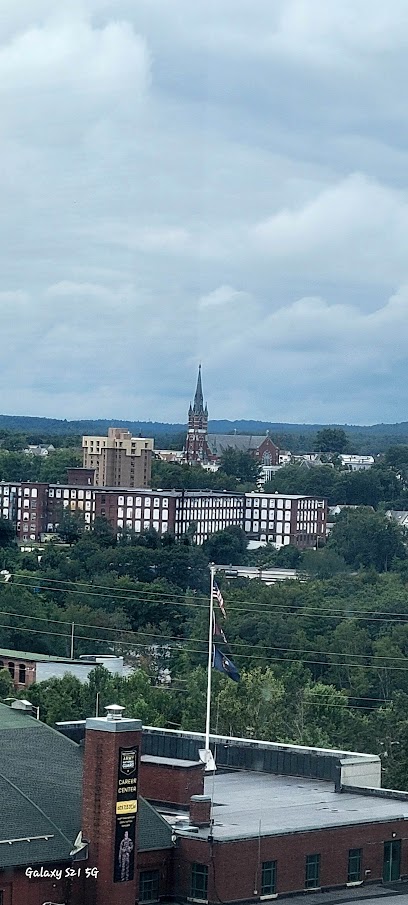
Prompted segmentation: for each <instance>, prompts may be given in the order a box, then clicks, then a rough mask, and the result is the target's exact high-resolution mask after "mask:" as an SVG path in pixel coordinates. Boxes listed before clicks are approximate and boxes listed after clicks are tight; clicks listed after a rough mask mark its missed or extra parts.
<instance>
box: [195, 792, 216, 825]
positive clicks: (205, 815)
mask: <svg viewBox="0 0 408 905" xmlns="http://www.w3.org/2000/svg"><path fill="white" fill-rule="evenodd" d="M190 823H191V824H193V826H210V825H211V797H210V795H192V796H191V798H190Z"/></svg>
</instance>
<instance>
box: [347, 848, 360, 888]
mask: <svg viewBox="0 0 408 905" xmlns="http://www.w3.org/2000/svg"><path fill="white" fill-rule="evenodd" d="M362 854H363V850H362V849H361V848H351V849H349V854H348V871H347V882H348V883H358V881H359V880H361V860H362V858H361V856H362Z"/></svg>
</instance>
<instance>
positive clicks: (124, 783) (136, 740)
mask: <svg viewBox="0 0 408 905" xmlns="http://www.w3.org/2000/svg"><path fill="white" fill-rule="evenodd" d="M123 709H124V708H123V707H119V706H118V705H116V704H113V705H110V707H107V708H106V710H107V716H106V717H92V718H90V719H87V721H86V731H85V754H84V770H83V804H82V834H83V838H84V839H86V840H88V841H89V859H88V865H89V867H95V868H97V869H98V876H97V878H96V879H95V878H89V879H87V880H85V881H84V882H85V883H86V884H87V886H86V890H85V892H86V893H87V895H86V901H89V902H92V905H134V903H135V901H137V895H138V888H137V885H138V883H137V878H138V873H137V811H138V777H139V763H140V749H141V740H142V723H141V721H140V720H134V719H127V718H126V717H123V715H122V711H123ZM91 884H93V886H94V889H93V894H92V892H91V890H90V889H89V885H91Z"/></svg>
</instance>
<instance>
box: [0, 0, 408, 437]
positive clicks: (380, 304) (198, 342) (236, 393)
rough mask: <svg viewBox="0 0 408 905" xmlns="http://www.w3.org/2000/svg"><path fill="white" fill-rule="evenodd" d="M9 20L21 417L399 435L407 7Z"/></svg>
mask: <svg viewBox="0 0 408 905" xmlns="http://www.w3.org/2000/svg"><path fill="white" fill-rule="evenodd" d="M63 6H64V7H65V6H67V8H66V9H63V10H62V11H61V10H60V9H59V7H58V6H57V7H56V5H55V3H52V2H51V0H37V2H36V4H32V3H31V2H29V0H20V2H19V3H18V4H16V3H14V2H11V0H3V5H2V22H1V27H0V104H1V110H2V116H1V124H0V130H1V145H0V163H1V166H0V190H1V195H2V205H1V207H0V231H1V239H2V241H1V243H0V266H1V273H2V280H1V283H0V311H1V316H2V321H1V322H2V341H3V349H5V350H6V352H7V354H6V355H3V357H2V364H1V370H0V374H1V380H2V396H3V406H2V408H3V410H4V411H8V412H15V413H22V414H45V415H50V416H57V417H58V416H61V417H80V416H83V417H92V416H95V417H98V416H101V417H115V418H121V417H123V418H149V417H151V418H152V419H163V420H177V421H180V420H183V419H184V418H185V412H186V404H187V403H188V401H189V398H190V396H191V393H192V391H193V385H194V381H195V372H196V366H197V363H198V360H200V359H201V361H202V363H203V367H204V381H205V391H206V394H207V395H208V402H209V407H210V415H211V416H212V417H232V418H235V417H237V418H238V417H263V418H265V419H266V418H268V419H273V420H278V419H281V420H290V419H292V420H307V421H315V420H318V419H321V420H332V421H340V420H345V421H361V422H366V423H367V422H369V421H374V420H402V419H404V418H405V417H406V406H407V403H408V398H407V396H408V391H407V390H406V389H405V379H404V377H405V369H406V348H407V339H408V336H407V332H408V326H407V325H408V317H407V314H408V311H407V307H408V290H407V288H406V287H407V285H408V272H407V271H408V265H407V261H406V247H407V239H408V208H407V181H406V172H407V167H408V155H407V151H406V147H407V142H406V132H407V113H406V98H405V83H406V77H407V75H408V72H407V69H408V63H407V59H408V58H407V53H406V51H407V44H408V8H407V4H406V2H405V0H394V3H393V4H392V5H390V6H389V7H385V6H384V4H383V3H382V2H381V3H380V2H379V0H344V2H343V3H342V4H335V3H330V2H328V0H314V2H313V3H310V0H276V2H274V3H270V2H267V0H254V2H252V3H249V2H248V0H216V2H215V0H194V3H191V0H174V2H172V3H169V2H168V0H139V2H138V3H137V4H135V3H133V2H131V0H115V3H114V2H113V0H73V2H71V3H70V4H69V5H66V4H64V5H63Z"/></svg>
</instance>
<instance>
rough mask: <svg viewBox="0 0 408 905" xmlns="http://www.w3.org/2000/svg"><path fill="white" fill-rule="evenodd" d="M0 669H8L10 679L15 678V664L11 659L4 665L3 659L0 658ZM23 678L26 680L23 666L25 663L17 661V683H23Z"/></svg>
mask: <svg viewBox="0 0 408 905" xmlns="http://www.w3.org/2000/svg"><path fill="white" fill-rule="evenodd" d="M0 669H8V671H9V673H10V675H11V678H12V679H15V678H16V664H15V663H13V662H12V661H10V663H6V666H4V661H3V660H0ZM25 680H26V667H25V663H19V665H18V681H19V684H20V685H24V682H25Z"/></svg>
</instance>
